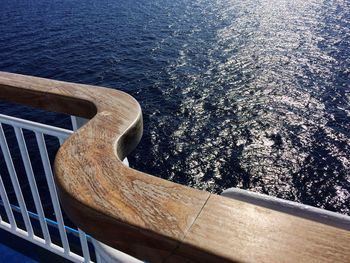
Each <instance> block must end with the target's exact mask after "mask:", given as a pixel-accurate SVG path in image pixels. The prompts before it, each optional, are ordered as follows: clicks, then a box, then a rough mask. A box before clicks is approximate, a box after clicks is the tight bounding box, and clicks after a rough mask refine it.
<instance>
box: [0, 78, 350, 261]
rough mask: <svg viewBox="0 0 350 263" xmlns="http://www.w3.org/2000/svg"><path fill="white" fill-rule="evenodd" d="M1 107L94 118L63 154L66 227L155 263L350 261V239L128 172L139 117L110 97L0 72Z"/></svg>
mask: <svg viewBox="0 0 350 263" xmlns="http://www.w3.org/2000/svg"><path fill="white" fill-rule="evenodd" d="M0 100H7V101H12V102H17V103H21V104H26V105H31V106H34V107H39V108H43V109H47V110H51V111H56V112H63V113H67V114H73V115H77V116H81V117H86V118H91V120H90V121H89V122H88V123H87V124H86V125H84V126H83V127H82V128H80V129H79V130H78V132H76V133H75V134H74V135H72V136H71V137H70V138H69V139H68V140H67V141H66V142H65V143H64V144H63V146H62V147H61V148H60V150H59V152H58V154H57V156H56V160H55V182H56V185H57V188H58V192H59V197H60V200H61V203H62V206H63V209H64V210H65V211H66V213H67V214H68V216H69V217H70V219H71V220H72V221H73V222H74V223H76V224H77V225H78V226H79V227H80V228H82V229H83V230H85V231H86V232H87V233H89V234H91V235H92V236H93V237H94V238H96V239H98V240H100V241H102V242H104V243H106V244H108V245H111V246H113V247H115V248H117V249H119V250H122V251H124V252H126V253H129V254H131V255H133V256H135V257H138V258H140V259H144V260H148V261H151V262H350V232H349V231H345V230H342V229H338V228H335V227H331V226H327V225H323V224H320V223H317V222H313V221H309V220H306V219H302V218H299V217H295V216H291V215H287V214H284V213H280V212H277V211H273V210H270V209H267V208H263V207H259V206H255V205H251V204H248V203H244V202H240V201H235V200H231V199H228V198H225V197H221V196H217V195H213V194H209V193H207V192H202V191H199V190H195V189H192V188H189V187H186V186H182V185H179V184H175V183H172V182H169V181H166V180H163V179H160V178H158V177H154V176H151V175H148V174H145V173H142V172H139V171H136V170H133V169H131V168H129V167H126V166H124V165H123V163H122V162H121V160H122V159H123V158H124V157H125V156H126V155H127V154H128V153H129V152H130V151H132V150H133V149H134V148H135V147H136V145H137V144H138V142H139V140H140V138H141V135H142V114H141V109H140V106H139V104H138V103H137V101H136V100H135V99H133V98H132V97H131V96H129V95H127V94H125V93H123V92H120V91H116V90H112V89H105V88H101V87H94V86H88V85H81V84H73V83H67V82H60V81H54V80H48V79H42V78H36V77H29V76H23V75H18V74H11V73H5V72H0Z"/></svg>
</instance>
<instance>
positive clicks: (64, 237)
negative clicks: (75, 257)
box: [35, 132, 70, 254]
mask: <svg viewBox="0 0 350 263" xmlns="http://www.w3.org/2000/svg"><path fill="white" fill-rule="evenodd" d="M35 137H36V140H37V143H38V146H39V152H40V157H41V160H42V163H43V166H44V170H45V175H46V180H47V184H48V186H49V192H50V196H51V200H52V204H53V208H54V211H55V215H56V220H57V223H58V230H59V233H60V237H61V241H62V245H63V248H64V253H65V254H69V252H70V248H69V243H68V239H67V234H66V231H65V228H64V222H63V217H62V212H61V208H60V205H59V202H58V196H57V191H56V187H55V184H54V181H53V174H52V170H51V165H50V160H49V156H48V153H47V149H46V144H45V139H44V135H43V134H42V133H39V132H35Z"/></svg>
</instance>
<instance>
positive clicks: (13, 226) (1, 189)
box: [0, 174, 17, 230]
mask: <svg viewBox="0 0 350 263" xmlns="http://www.w3.org/2000/svg"><path fill="white" fill-rule="evenodd" d="M0 197H1V200H2V203H3V205H4V207H5V211H6V215H7V218H8V220H9V223H10V225H11V229H12V230H16V228H17V224H16V220H15V217H14V216H13V212H12V209H11V205H10V202H9V199H8V197H7V194H6V189H5V186H4V183H3V182H2V177H1V174H0Z"/></svg>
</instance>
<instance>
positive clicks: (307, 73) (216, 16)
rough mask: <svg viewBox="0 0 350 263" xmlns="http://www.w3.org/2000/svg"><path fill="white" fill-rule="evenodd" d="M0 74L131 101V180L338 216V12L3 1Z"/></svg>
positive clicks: (239, 4) (277, 2)
mask: <svg viewBox="0 0 350 263" xmlns="http://www.w3.org/2000/svg"><path fill="white" fill-rule="evenodd" d="M0 70H1V71H8V72H14V73H21V74H27V75H33V76H39V77H45V78H51V79H57V80H64V81H71V82H78V83H84V84H92V85H98V86H104V87H110V88H115V89H120V90H123V91H125V92H127V93H129V94H131V95H132V96H134V97H135V98H136V99H137V100H138V101H139V103H140V105H141V107H142V109H143V117H144V135H143V138H142V141H141V143H140V144H139V146H138V148H137V149H136V150H135V151H134V152H133V153H132V154H131V155H130V156H129V162H130V164H131V166H132V167H134V168H136V169H138V170H141V171H144V172H147V173H150V174H154V175H157V176H159V177H162V178H164V179H167V180H171V181H174V182H177V183H180V184H185V185H189V186H192V187H195V188H199V189H203V190H207V191H210V192H213V193H220V192H222V190H224V189H227V188H230V187H239V188H243V189H249V190H252V191H256V192H260V193H265V194H269V195H273V196H277V197H281V198H284V199H288V200H293V201H297V202H301V203H305V204H309V205H313V206H316V207H322V208H325V209H328V210H332V211H337V212H340V213H343V214H348V215H350V80H349V76H350V2H349V1H348V0H327V1H319V0H294V1H287V0H245V1H243V0H215V1H213V0H192V1H188V0H187V1H185V0H148V1H145V0H143V1H141V0H123V1H117V0H114V1H109V0H99V1H97V0H95V1H92V0H86V1H78V0H35V1H34V0H2V1H1V2H0ZM0 113H3V114H9V115H13V116H20V117H25V118H29V119H33V120H38V121H42V122H44V123H50V124H54V125H58V126H62V127H69V118H68V116H63V115H59V114H54V113H48V114H43V113H41V112H39V111H28V110H26V109H25V108H23V107H20V106H16V105H10V104H7V103H4V102H1V104H0ZM29 143H30V142H29ZM49 148H50V151H51V152H50V155H51V156H52V158H51V159H52V160H53V156H54V153H55V149H54V147H53V146H52V147H50V145H49ZM33 158H34V159H35V158H36V157H35V156H33ZM34 163H35V162H34ZM0 165H1V167H0V172H1V173H2V174H6V172H5V171H2V170H1V169H4V162H3V161H1V162H0ZM38 169H39V168H38ZM39 170H40V169H39ZM42 187H44V186H42Z"/></svg>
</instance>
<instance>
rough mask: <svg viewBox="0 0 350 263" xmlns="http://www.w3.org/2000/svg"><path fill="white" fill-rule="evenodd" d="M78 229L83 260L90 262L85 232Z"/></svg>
mask: <svg viewBox="0 0 350 263" xmlns="http://www.w3.org/2000/svg"><path fill="white" fill-rule="evenodd" d="M78 231H79V239H80V244H81V248H82V250H83V258H84V262H85V263H87V262H90V252H89V247H88V243H87V240H86V234H85V232H83V231H81V230H80V229H79V228H78Z"/></svg>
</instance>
